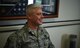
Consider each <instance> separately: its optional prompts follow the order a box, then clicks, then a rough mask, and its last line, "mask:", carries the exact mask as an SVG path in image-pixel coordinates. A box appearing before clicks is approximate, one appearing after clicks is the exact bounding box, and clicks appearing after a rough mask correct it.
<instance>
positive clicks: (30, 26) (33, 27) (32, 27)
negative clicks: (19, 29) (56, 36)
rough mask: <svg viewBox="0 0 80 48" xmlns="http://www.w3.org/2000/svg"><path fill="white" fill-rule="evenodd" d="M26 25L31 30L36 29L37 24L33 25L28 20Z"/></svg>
mask: <svg viewBox="0 0 80 48" xmlns="http://www.w3.org/2000/svg"><path fill="white" fill-rule="evenodd" d="M28 27H29V28H30V29H32V30H36V29H38V27H39V26H37V25H35V24H33V23H31V22H28Z"/></svg>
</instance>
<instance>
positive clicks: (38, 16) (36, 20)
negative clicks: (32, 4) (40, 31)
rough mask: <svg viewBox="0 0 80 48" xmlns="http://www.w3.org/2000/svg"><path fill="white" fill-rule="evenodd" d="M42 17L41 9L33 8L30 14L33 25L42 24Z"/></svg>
mask: <svg viewBox="0 0 80 48" xmlns="http://www.w3.org/2000/svg"><path fill="white" fill-rule="evenodd" d="M42 18H43V14H42V9H41V8H36V9H34V10H33V12H32V14H31V16H30V21H31V23H33V24H34V25H40V24H42Z"/></svg>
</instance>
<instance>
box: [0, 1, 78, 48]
mask: <svg viewBox="0 0 80 48" xmlns="http://www.w3.org/2000/svg"><path fill="white" fill-rule="evenodd" d="M79 13H80V0H60V3H59V17H58V18H50V19H44V20H43V21H44V22H48V21H63V20H76V19H80V14H79ZM0 22H1V23H3V24H5V23H6V24H17V23H21V22H22V23H25V22H26V21H25V20H12V21H0ZM1 23H0V24H1ZM3 24H1V25H3ZM48 25H50V24H48ZM79 28H80V25H72V26H62V27H51V28H46V29H47V31H48V32H49V34H50V38H51V41H52V43H53V44H54V45H55V48H61V43H62V42H61V40H62V36H63V35H64V34H76V35H78V34H79V32H80V29H79ZM11 33H13V32H6V33H0V48H2V47H3V46H4V43H5V42H6V38H7V37H8V36H9V35H10V34H11Z"/></svg>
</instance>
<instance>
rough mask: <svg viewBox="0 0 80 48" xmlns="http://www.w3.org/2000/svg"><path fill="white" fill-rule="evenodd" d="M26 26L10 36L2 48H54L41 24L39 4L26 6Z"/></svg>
mask: <svg viewBox="0 0 80 48" xmlns="http://www.w3.org/2000/svg"><path fill="white" fill-rule="evenodd" d="M26 13H27V24H26V25H25V26H24V27H23V28H22V29H20V30H19V31H17V32H15V33H13V34H11V35H10V36H9V38H8V40H7V42H6V45H5V47H4V48H54V45H53V44H52V42H51V40H50V38H49V34H48V32H47V31H46V30H45V29H44V28H42V27H40V25H41V24H42V18H43V14H42V7H41V5H39V4H30V5H28V6H27V10H26Z"/></svg>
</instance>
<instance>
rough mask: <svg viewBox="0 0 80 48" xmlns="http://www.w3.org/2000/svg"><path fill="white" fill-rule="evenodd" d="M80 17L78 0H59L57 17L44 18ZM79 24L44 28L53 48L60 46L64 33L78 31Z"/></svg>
mask: <svg viewBox="0 0 80 48" xmlns="http://www.w3.org/2000/svg"><path fill="white" fill-rule="evenodd" d="M75 19H80V0H60V3H59V17H58V18H54V19H45V20H46V21H52V20H54V21H55V20H58V21H60V20H75ZM45 20H44V21H45ZM79 27H80V25H73V26H64V27H53V28H46V29H47V31H48V32H49V34H50V37H51V40H52V42H53V44H54V45H55V48H61V37H62V35H64V34H76V35H78V34H79V32H80V28H79Z"/></svg>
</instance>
